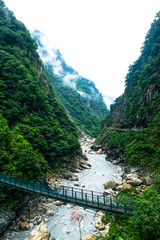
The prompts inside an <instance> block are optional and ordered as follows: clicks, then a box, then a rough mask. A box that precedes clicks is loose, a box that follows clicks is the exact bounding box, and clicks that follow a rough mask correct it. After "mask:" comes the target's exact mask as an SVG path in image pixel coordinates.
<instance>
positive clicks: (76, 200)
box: [75, 192, 77, 203]
mask: <svg viewBox="0 0 160 240" xmlns="http://www.w3.org/2000/svg"><path fill="white" fill-rule="evenodd" d="M75 203H77V193H76V192H75Z"/></svg>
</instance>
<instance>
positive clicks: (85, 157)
mask: <svg viewBox="0 0 160 240" xmlns="http://www.w3.org/2000/svg"><path fill="white" fill-rule="evenodd" d="M88 151H90V150H88ZM82 158H83V159H84V160H85V161H88V158H87V156H86V155H84V154H83V155H82Z"/></svg>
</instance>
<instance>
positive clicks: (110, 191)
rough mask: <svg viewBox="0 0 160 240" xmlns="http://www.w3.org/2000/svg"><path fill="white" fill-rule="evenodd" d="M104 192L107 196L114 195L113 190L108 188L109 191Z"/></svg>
mask: <svg viewBox="0 0 160 240" xmlns="http://www.w3.org/2000/svg"><path fill="white" fill-rule="evenodd" d="M104 192H105V193H106V194H107V195H110V194H112V193H113V190H112V188H108V189H106V190H104Z"/></svg>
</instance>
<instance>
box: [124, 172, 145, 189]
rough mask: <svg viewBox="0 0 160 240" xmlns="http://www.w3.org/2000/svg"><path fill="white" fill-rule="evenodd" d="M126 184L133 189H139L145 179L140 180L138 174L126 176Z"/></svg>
mask: <svg viewBox="0 0 160 240" xmlns="http://www.w3.org/2000/svg"><path fill="white" fill-rule="evenodd" d="M125 180H126V183H129V184H131V185H132V186H133V187H137V186H139V185H141V184H142V183H143V179H142V178H140V177H139V176H138V175H137V173H130V174H127V175H126V178H125Z"/></svg>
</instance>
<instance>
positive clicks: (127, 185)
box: [123, 183, 132, 188]
mask: <svg viewBox="0 0 160 240" xmlns="http://www.w3.org/2000/svg"><path fill="white" fill-rule="evenodd" d="M123 186H124V188H131V187H132V185H131V184H129V183H124V184H123Z"/></svg>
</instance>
